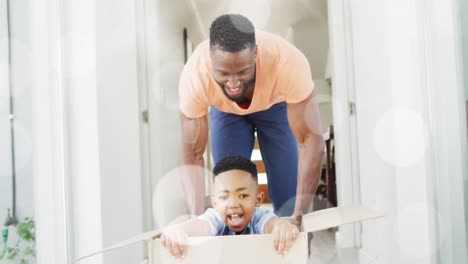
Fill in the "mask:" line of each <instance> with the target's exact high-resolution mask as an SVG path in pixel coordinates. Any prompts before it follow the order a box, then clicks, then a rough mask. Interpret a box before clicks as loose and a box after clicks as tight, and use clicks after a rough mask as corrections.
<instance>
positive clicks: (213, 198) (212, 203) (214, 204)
mask: <svg viewBox="0 0 468 264" xmlns="http://www.w3.org/2000/svg"><path fill="white" fill-rule="evenodd" d="M210 201H211V207H213V208H215V207H216V199H215V197H214V196H213V195H211V196H210Z"/></svg>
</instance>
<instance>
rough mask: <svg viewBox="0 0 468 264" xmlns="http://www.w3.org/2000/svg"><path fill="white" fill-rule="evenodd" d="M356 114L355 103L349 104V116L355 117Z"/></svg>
mask: <svg viewBox="0 0 468 264" xmlns="http://www.w3.org/2000/svg"><path fill="white" fill-rule="evenodd" d="M355 113H356V104H355V103H354V102H349V115H354V114H355Z"/></svg>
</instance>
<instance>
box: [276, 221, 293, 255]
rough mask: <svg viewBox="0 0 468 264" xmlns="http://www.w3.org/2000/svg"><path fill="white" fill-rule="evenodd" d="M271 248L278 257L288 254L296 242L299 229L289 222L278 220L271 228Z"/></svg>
mask: <svg viewBox="0 0 468 264" xmlns="http://www.w3.org/2000/svg"><path fill="white" fill-rule="evenodd" d="M272 234H273V247H274V249H275V251H276V253H278V254H279V255H285V254H287V253H288V251H289V249H290V248H291V246H292V244H293V242H294V241H295V240H296V238H297V236H298V234H299V229H297V226H296V225H293V224H291V223H290V222H289V221H286V220H283V219H278V220H277V221H276V223H275V225H274V226H273V231H272Z"/></svg>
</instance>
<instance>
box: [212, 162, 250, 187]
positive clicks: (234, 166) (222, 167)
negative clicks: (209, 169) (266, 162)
mask: <svg viewBox="0 0 468 264" xmlns="http://www.w3.org/2000/svg"><path fill="white" fill-rule="evenodd" d="M230 170H242V171H245V172H248V173H250V175H252V178H254V179H255V181H257V166H256V165H255V163H253V162H252V161H250V160H249V159H247V158H245V157H242V156H227V157H225V158H224V159H222V160H220V161H219V162H218V163H216V166H215V167H214V168H213V179H214V178H215V177H216V176H217V175H218V174H220V173H223V172H226V171H230Z"/></svg>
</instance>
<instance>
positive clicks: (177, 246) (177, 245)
mask: <svg viewBox="0 0 468 264" xmlns="http://www.w3.org/2000/svg"><path fill="white" fill-rule="evenodd" d="M187 238H188V235H187V233H186V232H185V231H184V230H182V229H179V228H168V229H166V230H164V231H163V232H162V235H161V244H162V245H163V246H164V247H166V248H167V249H168V250H169V253H170V254H171V256H173V257H175V258H176V259H179V260H182V259H183V258H184V257H185V253H186V250H187Z"/></svg>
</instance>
